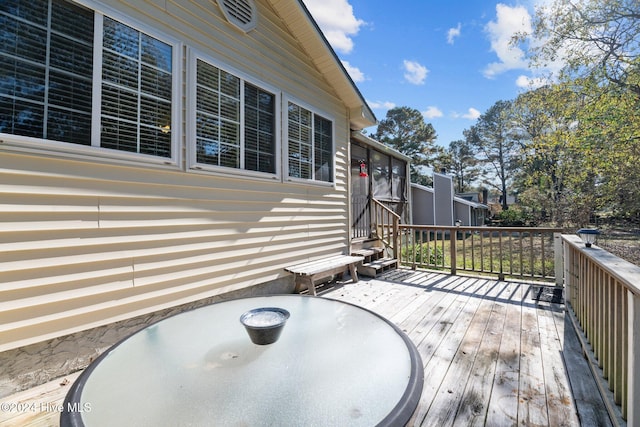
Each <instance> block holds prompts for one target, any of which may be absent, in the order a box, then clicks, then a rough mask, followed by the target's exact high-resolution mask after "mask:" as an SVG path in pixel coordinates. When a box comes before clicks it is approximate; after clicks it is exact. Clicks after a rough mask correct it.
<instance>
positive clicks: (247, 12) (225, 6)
mask: <svg viewBox="0 0 640 427" xmlns="http://www.w3.org/2000/svg"><path fill="white" fill-rule="evenodd" d="M218 5H219V6H220V9H222V13H223V14H224V16H225V18H227V21H229V23H231V24H233V25H235V26H236V27H238V28H239V29H241V30H242V31H244V32H245V33H247V32H249V31H251V30H253V29H254V28H255V27H256V24H257V23H258V13H257V10H256V5H255V3H254V1H253V0H218Z"/></svg>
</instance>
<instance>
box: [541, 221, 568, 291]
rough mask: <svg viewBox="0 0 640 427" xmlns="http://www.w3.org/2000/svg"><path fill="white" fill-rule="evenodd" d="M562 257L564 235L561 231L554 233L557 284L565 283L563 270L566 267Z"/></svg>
mask: <svg viewBox="0 0 640 427" xmlns="http://www.w3.org/2000/svg"><path fill="white" fill-rule="evenodd" d="M562 258H563V257H562V237H561V236H560V233H553V266H554V269H555V276H556V286H562V284H563V283H564V281H563V272H564V270H565V268H564V266H563V262H562ZM542 262H544V260H543V261H542Z"/></svg>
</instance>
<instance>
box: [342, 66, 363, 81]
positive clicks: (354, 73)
mask: <svg viewBox="0 0 640 427" xmlns="http://www.w3.org/2000/svg"><path fill="white" fill-rule="evenodd" d="M341 62H342V65H343V66H344V69H345V70H347V73H349V75H350V76H351V79H352V80H353V81H354V82H356V83H360V82H363V81H365V80H366V78H365V77H364V73H363V72H362V71H360V69H359V68H358V67H353V66H352V65H351V64H349V63H348V62H347V61H341Z"/></svg>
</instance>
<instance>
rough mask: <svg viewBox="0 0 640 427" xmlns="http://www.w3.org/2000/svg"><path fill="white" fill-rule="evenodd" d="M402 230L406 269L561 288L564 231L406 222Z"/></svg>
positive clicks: (402, 248)
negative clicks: (532, 281)
mask: <svg viewBox="0 0 640 427" xmlns="http://www.w3.org/2000/svg"><path fill="white" fill-rule="evenodd" d="M398 228H399V231H400V234H401V236H400V242H401V246H400V247H401V249H400V251H399V257H400V262H401V263H402V264H403V265H407V266H410V267H412V268H431V269H434V268H435V269H441V270H449V271H450V272H451V274H456V273H457V272H458V271H466V272H474V273H480V274H489V275H497V276H498V278H499V279H504V278H505V277H515V278H529V279H537V280H542V281H556V283H558V284H561V279H562V258H561V257H562V251H561V240H560V232H561V229H558V228H533V227H447V226H434V225H407V224H400V225H399V227H398Z"/></svg>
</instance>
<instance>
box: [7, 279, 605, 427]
mask: <svg viewBox="0 0 640 427" xmlns="http://www.w3.org/2000/svg"><path fill="white" fill-rule="evenodd" d="M319 294H320V295H321V296H322V297H327V298H333V299H337V300H342V301H346V302H350V303H353V304H356V305H360V306H362V307H365V308H367V309H369V310H372V311H375V312H377V313H379V314H381V315H382V316H384V317H386V318H387V319H389V320H391V321H393V322H395V323H396V324H397V325H398V326H399V327H400V328H401V329H402V330H404V331H405V332H406V333H407V335H408V336H409V337H410V338H411V339H412V340H413V342H414V343H415V345H416V347H417V348H418V350H419V352H420V354H421V357H422V361H423V364H424V371H425V383H424V388H423V391H422V398H421V400H420V403H419V406H418V408H417V410H416V412H415V413H414V415H413V418H412V420H411V422H410V424H409V425H412V426H438V427H441V426H472V425H481V426H482V425H484V426H492V427H493V426H553V427H556V426H585V427H592V426H610V425H611V422H610V421H609V418H608V415H607V412H606V410H605V406H604V404H603V402H602V399H601V398H600V395H599V394H598V391H597V387H596V384H595V382H594V381H593V378H592V377H591V374H590V371H589V366H588V365H587V361H586V359H585V358H584V357H583V355H582V351H581V349H580V347H579V344H578V340H577V336H576V335H575V332H574V331H573V329H572V326H571V323H570V321H569V320H568V318H567V317H566V315H565V313H564V306H563V305H562V304H557V303H549V302H538V301H536V300H534V299H532V289H531V285H529V284H523V283H514V282H502V281H495V280H487V279H478V278H469V277H461V276H450V275H445V274H437V273H430V272H424V271H422V272H420V271H417V272H416V271H412V270H395V271H390V272H387V273H385V274H384V275H383V276H382V277H381V278H378V279H366V278H361V280H360V281H359V283H357V284H351V283H349V282H345V283H344V284H341V285H340V284H339V285H336V286H334V287H327V288H326V289H324V290H319ZM76 376H77V374H75V375H73V376H70V377H69V378H68V379H69V380H70V381H73V380H74V379H75V377H76ZM60 383H61V380H56V381H54V382H52V383H50V384H48V385H45V386H41V387H37V388H35V389H32V390H27V391H25V392H23V393H20V394H19V395H15V396H11V397H9V398H7V399H2V400H0V402H12V403H16V402H22V403H26V406H25V408H26V409H25V411H24V413H22V414H17V413H13V414H10V413H7V412H0V426H27V425H29V426H57V425H58V419H59V414H58V413H57V411H56V408H57V407H58V406H59V405H61V403H62V400H63V398H64V395H65V394H66V392H67V390H68V387H67V386H64V385H63V386H61V385H60ZM43 408H44V409H43ZM32 409H33V410H32Z"/></svg>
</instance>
